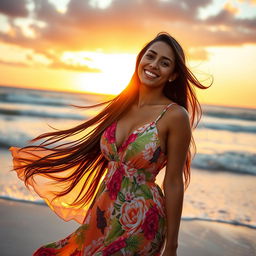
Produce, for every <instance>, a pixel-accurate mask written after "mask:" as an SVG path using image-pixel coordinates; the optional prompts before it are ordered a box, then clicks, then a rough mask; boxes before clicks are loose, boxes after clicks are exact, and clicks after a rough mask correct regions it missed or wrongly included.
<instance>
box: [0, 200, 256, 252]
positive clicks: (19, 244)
mask: <svg viewBox="0 0 256 256" xmlns="http://www.w3.org/2000/svg"><path fill="white" fill-rule="evenodd" d="M0 214H1V219H0V230H1V232H0V236H1V237H0V241H1V245H0V252H1V255H2V256H16V255H19V256H29V255H32V252H33V251H34V250H35V249H37V248H38V247H40V246H41V245H43V244H46V243H49V242H53V241H57V240H60V239H62V238H65V237H66V236H67V235H69V234H70V233H72V232H73V231H74V230H75V229H76V228H77V227H78V226H79V224H78V223H76V222H73V221H71V222H64V221H62V220H61V219H59V218H58V217H57V216H56V215H55V214H54V213H53V212H52V211H51V210H50V208H48V207H46V206H43V205H34V204H30V203H22V202H15V201H9V200H3V199H0ZM255 241H256V230H255V229H250V228H247V227H241V226H235V225H230V224H223V223H216V222H207V221H187V220H182V222H181V227H180V236H179V249H178V256H218V255H221V256H231V255H232V256H236V255H237V256H239V255H241V256H253V255H256V244H255Z"/></svg>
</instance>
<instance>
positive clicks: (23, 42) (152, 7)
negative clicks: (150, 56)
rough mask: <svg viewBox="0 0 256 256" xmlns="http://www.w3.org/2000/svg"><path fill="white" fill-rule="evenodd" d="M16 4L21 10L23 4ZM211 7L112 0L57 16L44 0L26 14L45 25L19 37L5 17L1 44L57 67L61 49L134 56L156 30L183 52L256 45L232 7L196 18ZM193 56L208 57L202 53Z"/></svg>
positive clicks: (252, 30) (253, 29)
mask: <svg viewBox="0 0 256 256" xmlns="http://www.w3.org/2000/svg"><path fill="white" fill-rule="evenodd" d="M6 1H7V0H6ZM15 1H17V2H18V0H15ZM251 2H253V1H251ZM21 3H23V4H24V6H25V3H24V1H21ZM210 4H212V0H193V1H189V0H179V1H178V0H173V1H157V0H141V1H137V0H129V1H121V0H119V1H118V0H116V1H113V3H112V4H111V5H110V6H108V8H106V9H100V8H93V7H92V6H90V5H89V3H88V1H81V0H70V2H69V4H68V6H67V10H66V12H65V13H60V12H58V11H57V10H56V9H55V7H54V6H53V5H52V4H51V3H49V2H48V1H47V0H41V1H36V0H34V5H35V8H34V10H32V11H30V12H31V13H30V14H33V15H32V16H33V17H34V19H35V20H36V21H40V22H43V23H44V24H46V25H45V26H40V25H38V24H37V23H36V22H35V23H34V24H33V25H31V26H30V29H31V30H32V31H33V34H34V35H36V37H35V38H31V37H27V36H26V35H24V34H23V33H22V31H21V29H20V27H19V26H18V25H16V24H14V22H12V21H13V20H15V18H14V17H13V16H11V15H9V20H10V23H9V26H10V27H11V31H12V35H9V34H8V33H5V32H0V40H1V41H3V42H6V43H11V44H15V45H19V46H22V47H24V48H30V49H33V50H34V52H36V53H40V54H44V55H45V56H46V57H47V58H50V59H54V58H55V61H56V63H58V62H59V60H56V58H57V57H58V56H61V54H62V53H63V52H64V51H97V50H99V49H100V50H102V51H104V52H124V51H126V52H133V53H134V52H137V50H138V49H140V48H141V47H142V46H143V45H144V43H145V42H146V41H147V40H150V39H151V38H152V37H154V36H155V35H156V34H157V33H158V32H160V31H167V32H169V33H171V34H172V35H174V36H175V37H176V38H177V39H178V40H179V41H180V42H181V44H182V45H184V47H185V48H186V49H188V50H189V49H190V48H191V47H193V48H202V47H206V46H218V45H242V44H246V43H256V36H255V35H256V19H255V18H254V19H246V18H243V19H241V18H237V17H236V16H235V14H236V12H237V9H236V8H235V7H234V6H233V5H231V4H226V5H225V7H224V9H222V10H221V11H220V12H219V13H217V14H214V15H212V16H210V17H208V18H206V19H204V20H201V19H200V18H199V16H198V13H199V10H201V9H203V8H205V7H207V6H208V5H210ZM1 5H2V1H1V2H0V12H2V13H5V14H6V15H8V14H7V13H8V12H7V11H6V8H5V12H3V11H1V10H3V7H2V8H1ZM13 8H14V9H15V8H17V7H14V6H13ZM24 8H25V7H24ZM21 9H22V8H21V7H20V10H21ZM9 13H11V10H9ZM13 13H14V11H13ZM17 13H19V12H17ZM223 28H224V29H223ZM196 55H197V56H198V57H201V58H205V57H207V54H204V53H203V52H201V54H199V53H198V54H196ZM194 56H195V55H194ZM59 65H60V64H56V65H55V66H59ZM53 66H54V65H53ZM85 70H86V69H85Z"/></svg>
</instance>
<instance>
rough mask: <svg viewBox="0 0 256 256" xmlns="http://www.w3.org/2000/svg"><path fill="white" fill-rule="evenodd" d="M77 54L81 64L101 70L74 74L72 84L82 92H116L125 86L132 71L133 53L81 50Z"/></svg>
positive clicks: (133, 64)
mask: <svg viewBox="0 0 256 256" xmlns="http://www.w3.org/2000/svg"><path fill="white" fill-rule="evenodd" d="M79 55H80V56H79V57H80V60H81V59H83V61H82V63H81V61H80V63H81V64H86V65H87V66H89V67H91V68H97V69H100V70H101V72H99V73H78V74H77V75H75V77H74V85H75V87H76V88H77V90H79V91H82V92H92V93H101V94H114V95H115V94H118V93H120V92H121V91H122V90H123V89H124V88H125V87H126V86H127V84H128V83H129V81H130V79H131V77H132V74H133V72H134V68H135V61H136V55H134V54H121V53H115V54H113V53H112V54H105V53H98V52H86V53H85V52H83V53H79ZM73 56H74V55H73ZM85 56H86V58H85ZM69 57H70V56H69ZM77 57H78V56H76V58H77Z"/></svg>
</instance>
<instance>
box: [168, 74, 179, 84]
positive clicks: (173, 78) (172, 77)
mask: <svg viewBox="0 0 256 256" xmlns="http://www.w3.org/2000/svg"><path fill="white" fill-rule="evenodd" d="M177 77H178V73H172V74H171V75H170V77H169V79H168V81H169V82H172V81H174V80H175V79H176V78H177Z"/></svg>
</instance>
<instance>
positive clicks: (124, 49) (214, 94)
mask: <svg viewBox="0 0 256 256" xmlns="http://www.w3.org/2000/svg"><path fill="white" fill-rule="evenodd" d="M160 31H166V32H168V33H170V34H171V35H173V36H174V37H175V38H176V39H177V40H178V41H179V42H180V43H181V45H182V46H183V47H184V49H185V52H186V54H187V59H188V65H189V67H190V68H191V69H192V71H193V72H194V73H195V75H196V76H198V77H199V78H200V79H201V81H204V80H205V84H206V85H207V84H209V81H210V78H211V77H213V80H214V82H213V85H212V86H211V88H210V89H208V90H205V91H198V95H199V99H200V101H201V102H202V103H208V104H221V105H232V106H245V107H254V108H255V107H256V100H255V95H256V82H255V81H256V64H255V61H256V0H227V1H225V0H1V1H0V74H1V75H0V85H5V86H6V85H10V86H17V87H28V88H39V89H51V90H62V91H63V90H66V91H84V92H95V93H109V94H115V93H119V92H120V91H121V90H122V89H123V88H124V87H125V86H126V84H127V83H128V81H129V79H130V77H131V75H132V73H133V71H134V64H135V58H136V54H137V53H138V52H139V50H140V49H141V48H142V46H143V45H144V44H145V43H146V42H148V41H149V40H151V39H152V38H153V37H154V36H155V35H156V34H157V33H158V32H160Z"/></svg>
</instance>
